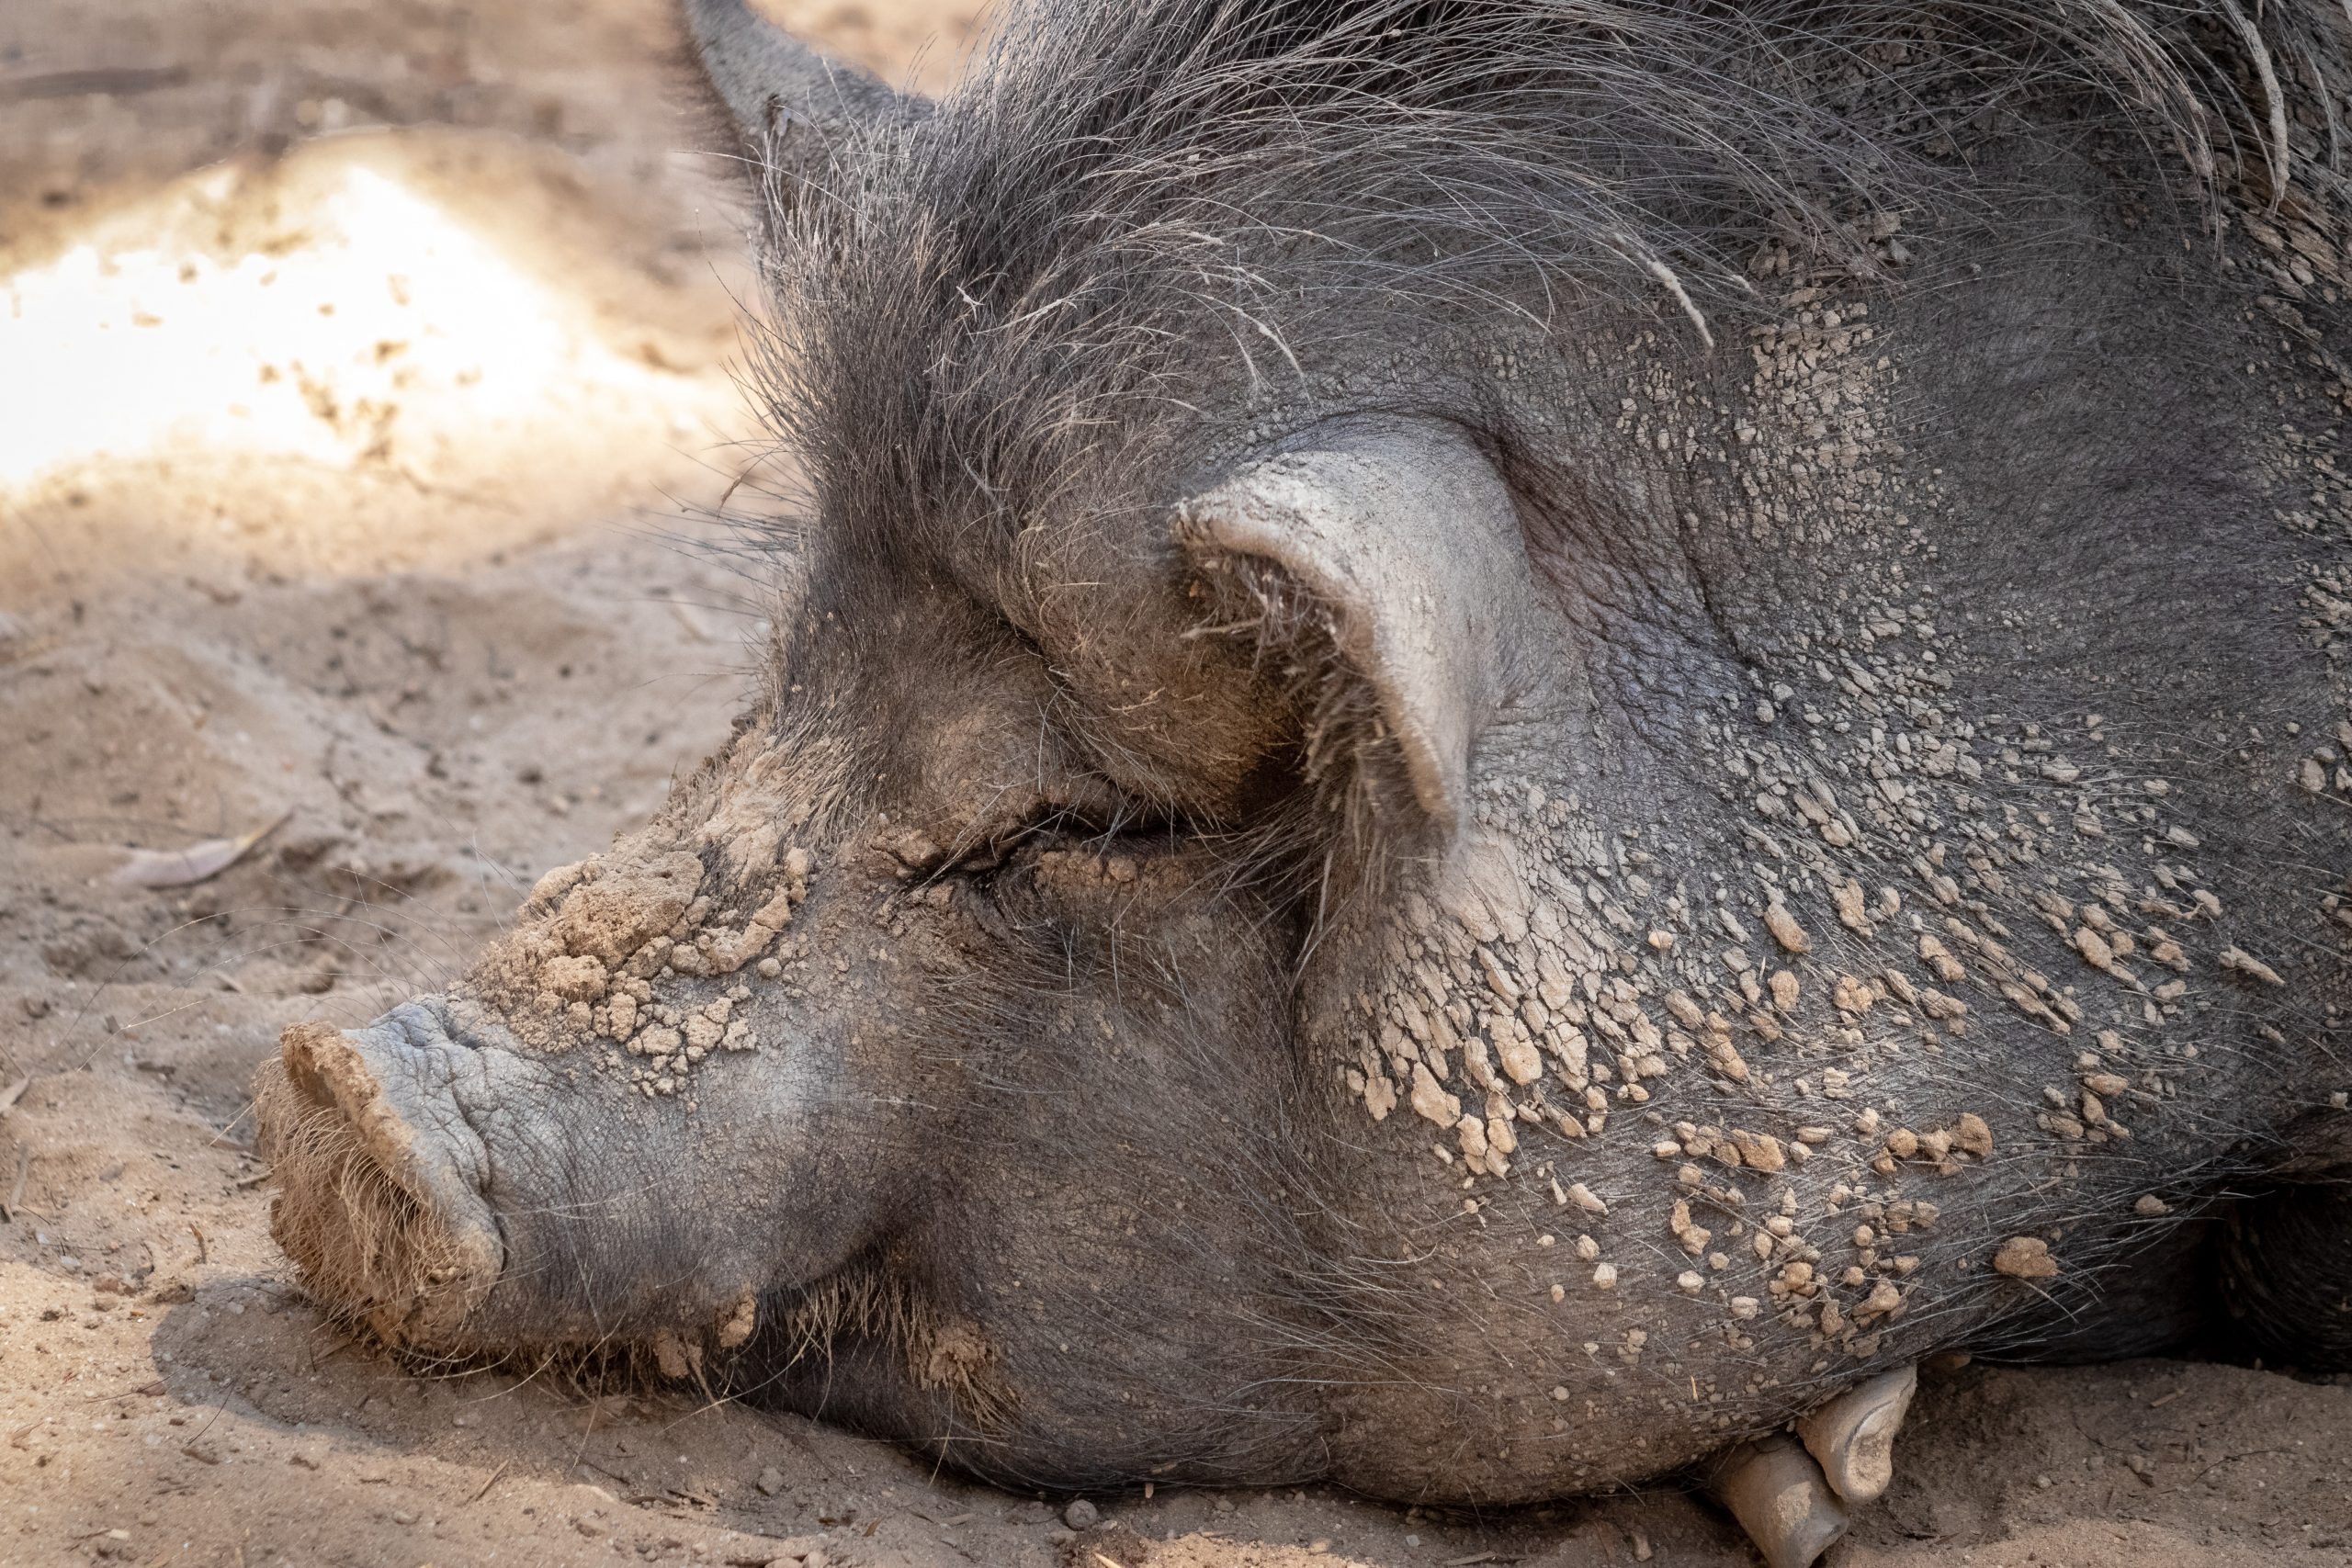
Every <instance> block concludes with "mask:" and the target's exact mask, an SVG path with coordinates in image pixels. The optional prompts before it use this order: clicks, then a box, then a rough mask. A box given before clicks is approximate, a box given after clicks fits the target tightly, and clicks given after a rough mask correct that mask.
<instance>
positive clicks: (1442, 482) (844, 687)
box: [260, 0, 2352, 1568]
mask: <svg viewBox="0 0 2352 1568" xmlns="http://www.w3.org/2000/svg"><path fill="white" fill-rule="evenodd" d="M682 18H683V27H684V33H685V35H686V36H687V37H688V38H689V39H691V41H692V44H693V47H694V50H695V55H696V57H697V58H698V60H699V62H700V64H701V69H702V72H703V74H704V77H705V78H706V80H707V88H708V91H707V97H708V100H709V102H710V103H711V105H712V106H714V107H715V110H716V112H717V113H718V116H719V117H721V118H722V119H723V122H724V124H725V126H726V128H727V132H726V133H727V135H728V136H729V138H730V139H731V140H730V141H729V143H728V145H729V147H731V148H732V149H733V151H734V154H735V160H734V164H735V166H736V167H738V168H740V169H741V171H742V172H743V174H744V176H745V184H744V189H745V191H746V193H747V196H746V199H747V208H748V209H749V211H750V214H751V221H750V222H749V224H748V225H747V227H748V228H749V229H750V231H751V233H752V244H753V249H754V254H755V256H756V259H757V263H758V266H759V272H760V276H761V278H762V280H763V303H762V308H761V313H760V315H759V317H758V318H757V321H756V322H755V323H753V325H752V328H751V332H752V336H751V339H750V341H751V344H752V364H753V368H754V370H755V377H754V384H755V386H756V389H757V393H758V398H759V401H760V403H761V405H762V412H763V415H764V417H765V419H766V421H767V423H768V425H769V428H770V429H771V430H772V432H773V434H774V436H775V442H776V443H777V446H778V448H779V449H780V451H781V452H782V454H783V455H784V456H785V457H787V458H788V459H789V463H790V465H791V466H792V468H793V470H794V471H795V472H797V474H798V475H799V476H800V479H801V482H802V484H803V485H804V487H805V490H804V492H803V493H802V494H801V495H800V496H799V497H798V498H797V502H796V504H795V505H794V506H792V507H790V508H785V507H783V506H781V505H779V507H778V508H777V513H778V514H776V515H763V516H759V517H755V518H752V519H750V520H749V522H748V526H750V527H751V528H752V530H753V531H754V535H755V536H756V537H757V538H759V539H760V540H761V541H763V544H764V545H765V546H766V547H768V548H769V549H770V550H771V551H772V554H773V557H774V559H775V583H776V585H777V586H776V589H775V592H776V594H777V611H776V615H775V622H774V632H773V637H772V639H771V640H770V641H769V642H768V643H767V644H766V645H765V646H763V648H762V649H760V653H759V664H760V669H761V671H762V678H761V683H760V687H759V690H758V692H757V694H756V696H755V697H754V698H753V699H752V701H751V703H750V705H749V706H748V708H747V710H746V711H745V712H744V713H743V714H742V716H741V719H740V721H739V722H738V724H737V726H736V728H735V730H734V734H733V738H732V739H731V740H730V742H729V744H728V745H727V746H726V747H725V748H724V749H723V750H721V751H720V752H719V753H718V755H716V756H714V757H713V758H711V759H710V760H709V761H708V762H707V764H706V765H704V766H703V767H702V768H701V769H700V770H699V771H698V772H696V773H693V774H692V775H691V776H690V777H687V778H685V779H684V780H683V781H682V782H681V783H680V784H678V785H677V787H676V789H675V790H674V792H673V795H672V796H671V798H670V799H669V801H668V804H667V805H666V807H664V808H663V809H662V811H661V813H660V815H659V816H658V817H657V818H655V819H654V820H653V821H652V822H651V823H650V825H648V826H646V827H645V828H643V829H641V830H638V831H634V832H631V833H628V834H627V835H626V836H624V837H623V838H621V839H620V840H618V841H617V842H616V844H615V845H614V847H613V848H612V850H611V851H610V852H608V853H605V854H603V855H600V856H598V857H596V858H594V859H593V860H589V861H586V862H583V863H580V864H577V865H571V866H566V867H562V868H560V869H558V870H556V871H552V872H550V873H548V874H547V876H546V877H544V878H543V879H542V880H541V881H540V882H539V883H538V885H537V886H536V887H535V888H534V889H533V890H532V892H531V894H530V896H529V898H528V900H527V902H526V904H525V905H524V906H523V908H522V909H521V911H520V914H519V915H518V917H517V919H516V920H515V924H514V926H513V928H512V929H511V931H508V932H507V933H506V934H504V935H503V936H502V937H501V938H500V939H499V940H497V941H495V942H492V944H491V945H490V946H489V947H488V949H487V950H486V951H485V952H484V953H481V956H480V958H479V959H478V961H476V962H475V964H473V966H472V967H471V968H470V970H469V972H468V973H467V974H466V975H465V976H464V977H463V978H462V979H461V980H459V981H458V983H456V984H455V985H453V986H452V987H450V988H449V989H448V990H447V993H446V994H445V995H442V996H438V997H433V998H424V999H421V1000H418V1001H415V1002H413V1003H410V1004H408V1005H406V1006H403V1007H400V1008H398V1009H396V1010H393V1011H392V1012H390V1013H389V1014H387V1015H386V1016H385V1017H383V1018H382V1019H380V1020H379V1021H377V1022H375V1023H373V1024H371V1025H369V1026H368V1027H367V1028H364V1029H358V1030H353V1031H348V1032H344V1031H337V1030H333V1029H329V1028H325V1027H323V1026H319V1025H303V1026H300V1027H297V1028H295V1029H292V1030H290V1031H288V1032H287V1034H286V1035H285V1037H284V1039H283V1040H282V1042H281V1045H280V1051H279V1054H278V1056H277V1060H276V1061H274V1062H273V1063H272V1064H271V1065H270V1066H268V1067H267V1068H266V1070H265V1073H264V1076H263V1079H262V1082H261V1085H260V1112H261V1130H262V1131H261V1135H262V1138H263V1140H264V1143H265V1145H266V1147H267V1149H268V1151H269V1154H270V1156H271V1158H272V1160H273V1162H274V1169H275V1172H276V1176H277V1187H278V1190H277V1196H276V1198H275V1201H274V1210H273V1222H272V1223H273V1227H274V1232H275V1235H277V1239H278V1241H279V1242H280V1244H281V1245H282V1246H283V1247H284V1249H285V1251H286V1253H287V1254H288V1257H289V1258H290V1259H291V1260H292V1263H293V1265H294V1267H295V1269H296V1270H297V1271H298V1273H299V1275H300V1278H301V1279H302V1280H304V1281H305V1282H306V1284H307V1286H308V1288H309V1290H310V1291H311V1292H312V1294H313V1295H314V1296H315V1297H316V1298H317V1299H318V1300H319V1301H320V1302H321V1303H323V1304H324V1305H325V1306H327V1307H328V1308H329V1309H331V1310H333V1311H334V1312H336V1313H338V1314H343V1315H345V1316H346V1317H347V1318H349V1319H350V1320H352V1321H355V1322H356V1323H359V1324H363V1325H366V1326H367V1328H368V1329H369V1330H371V1331H372V1332H373V1333H374V1334H375V1335H376V1336H378V1337H380V1339H381V1340H383V1341H384V1342H385V1343H386V1344H388V1345H390V1346H392V1347H395V1348H399V1349H400V1350H401V1351H403V1352H407V1353H411V1354H416V1355H424V1356H435V1357H439V1356H526V1357H528V1356H548V1355H559V1354H571V1353H580V1354H590V1353H606V1354H622V1355H626V1356H628V1357H630V1358H634V1359H635V1360H636V1362H637V1363H638V1364H641V1365H642V1366H643V1367H645V1369H646V1370H647V1371H648V1373H649V1375H654V1376H664V1377H670V1378H680V1379H690V1380H695V1381H698V1382H700V1383H701V1384H702V1385H703V1386H706V1387H709V1388H715V1389H729V1390H734V1391H739V1392H741V1393H744V1394H745V1395H746V1396H747V1397H756V1398H758V1399H761V1400H764V1401H767V1402H770V1403H772V1404H775V1405H776V1406H779V1407H783V1408H788V1409H792V1410H797V1411H802V1412H806V1413H809V1414H811V1415H814V1416H820V1417H823V1418H825V1419H828V1420H831V1421H837V1422H840V1423H843V1424H845V1425H847V1426H849V1427H854V1428H857V1429H859V1430H862V1431H865V1432H869V1433H875V1434H880V1435H884V1436H887V1437H889V1438H896V1439H899V1440H901V1441H904V1442H906V1443H908V1444H910V1445H913V1446H915V1447H916V1448H918V1449H920V1450H922V1451H923V1452H925V1453H926V1454H928V1455H930V1456H933V1458H935V1459H936V1460H937V1461H941V1462H944V1463H946V1464H950V1465H954V1466H956V1467H959V1468H961V1469H962V1470H964V1471H967V1472H970V1473H972V1474H974V1475H976V1476H978V1477H982V1478H985V1479H989V1480H992V1481H997V1482H1001V1483H1008V1484H1013V1485H1018V1486H1021V1487H1024V1488H1037V1487H1054V1488H1063V1489H1069V1490H1076V1491H1088V1490H1095V1489H1115V1488H1119V1487H1123V1486H1126V1485H1129V1484H1134V1483H1140V1482H1142V1481H1144V1480H1146V1479H1147V1478H1150V1479H1156V1480H1158V1481H1159V1483H1162V1484H1169V1483H1182V1484H1195V1485H1203V1486H1224V1485H1239V1484H1250V1485H1263V1484H1271V1483H1297V1482H1304V1481H1307V1480H1311V1479H1328V1480H1329V1481H1332V1482H1335V1483H1341V1484H1344V1485H1346V1486H1349V1487H1351V1488H1355V1489H1357V1490H1360V1491H1362V1492H1365V1493H1369V1494H1373V1495H1379V1496H1385V1497H1391V1498H1397V1499H1400V1500H1408V1501H1413V1502H1419V1503H1480V1504H1502V1503H1512V1502H1521V1501H1528V1500H1533V1499H1543V1498H1553V1497H1559V1496H1564V1495H1575V1494H1578V1493H1583V1492H1589V1491H1593V1490H1596V1489H1600V1488H1607V1487H1616V1486H1622V1485H1624V1484H1627V1483H1638V1482H1642V1481H1645V1480H1647V1479H1650V1478H1653V1477H1657V1476H1661V1475H1665V1474H1668V1473H1670V1472H1683V1471H1688V1472H1695V1473H1697V1474H1699V1475H1701V1476H1702V1477H1708V1478H1712V1482H1711V1483H1712V1484H1713V1486H1714V1487H1715V1488H1716V1491H1717V1494H1718V1495H1720V1496H1721V1497H1722V1498H1723V1499H1724V1501H1725V1503H1726V1504H1727V1506H1730V1507H1731V1508H1732V1509H1733V1511H1734V1512H1735V1513H1736V1514H1737V1515H1738V1516H1739V1517H1740V1519H1741V1521H1742V1522H1743V1523H1744V1524H1745V1525H1746V1526H1747V1528H1748V1529H1749V1530H1750V1532H1751V1533H1752V1534H1753V1535H1754V1536H1755V1538H1756V1540H1757V1541H1758V1545H1759V1547H1760V1548H1761V1550H1762V1551H1764V1553H1765V1555H1766V1558H1767V1560H1768V1561H1769V1562H1771V1563H1773V1564H1774V1565H1775V1568H1786V1565H1788V1564H1802V1563H1804V1562H1810V1561H1811V1560H1812V1559H1813V1557H1814V1556H1815V1555H1817V1553H1818V1552H1819V1551H1820V1550H1821V1549H1822V1548H1823V1547H1824V1546H1826V1544H1827V1542H1828V1541H1829V1540H1833V1539H1834V1538H1835V1537H1836V1535H1837V1533H1838V1531H1839V1530H1840V1529H1843V1528H1844V1526H1845V1523H1846V1521H1847V1520H1848V1519H1849V1517H1851V1513H1852V1510H1853V1509H1855V1508H1857V1507H1860V1506H1863V1505H1865V1504H1867V1503H1868V1502H1869V1501H1870V1500H1871V1498H1872V1497H1874V1496H1875V1495H1877V1494H1878V1492H1879V1491H1880V1490H1881V1489H1883V1487H1884V1486H1885V1485H1886V1484H1887V1483H1888V1480H1889V1477H1890V1473H1891V1460H1890V1453H1891V1444H1892V1442H1893V1438H1894V1433H1895V1431H1896V1429H1897V1428H1898V1427H1899V1426H1900V1423H1901V1421H1902V1419H1903V1416H1904V1412H1905V1408H1906V1407H1907V1404H1908V1403H1909V1400H1910V1395H1911V1391H1912V1389H1913V1387H1914V1386H1915V1382H1916V1376H1915V1369H1916V1368H1917V1366H1918V1365H1919V1363H1920V1362H1921V1361H1922V1360H1923V1359H1928V1358H1931V1357H1935V1356H1939V1355H1953V1354H1962V1355H1965V1354H1993V1355H1998V1356H2001V1357H2005V1358H2008V1359H2027V1360H2032V1359H2044V1360H2066V1359H2088V1358H2099V1357H2118V1356H2125V1355H2131V1354H2140V1353H2146V1352H2151V1351H2156V1350H2162V1349H2170V1348H2195V1347H2205V1348H2214V1347H2219V1348H2223V1349H2225V1350H2228V1351H2231V1352H2233V1353H2240V1354H2261V1355H2265V1356H2269V1357H2273V1358H2280V1359H2288V1360H2291V1361H2293V1362H2295V1363H2297V1364H2300V1365H2302V1366H2305V1367H2311V1368H2315V1369H2318V1368H2335V1369H2342V1368H2345V1367H2347V1366H2352V1308H2347V1306H2346V1301H2347V1299H2352V1200H2347V1198H2346V1189H2345V1187H2344V1186H2343V1185H2342V1181H2343V1179H2344V1178H2345V1177H2346V1175H2347V1174H2352V1115H2347V1112H2346V1091H2347V1089H2352V1065H2347V1062H2346V1044H2347V1036H2346V1016H2345V1014H2346V1007H2347V1005H2352V985H2348V984H2347V981H2348V980H2352V974H2348V973H2347V962H2346V960H2347V942H2352V904H2347V898H2352V884H2347V880H2346V873H2347V871H2352V707H2348V706H2347V698H2348V697H2352V478H2347V473H2346V467H2345V463H2344V453H2345V448H2344V445H2343V441H2344V426H2345V420H2346V409H2347V401H2348V400H2352V373H2347V370H2346V355H2347V354H2348V353H2352V312H2347V310H2346V304H2345V296H2346V290H2347V288H2352V274H2348V273H2347V267H2346V249H2345V243H2346V235H2347V233H2352V227H2347V209H2346V197H2347V189H2348V188H2352V187H2347V186H2346V180H2345V176H2344V174H2343V172H2342V164H2341V163H2340V160H2339V158H2338V152H2337V149H2338V146H2339V144H2340V141H2341V138H2342V132H2343V123H2342V119H2343V114H2344V89H2345V86H2346V61H2347V60H2352V31H2348V30H2347V29H2352V23H2347V20H2346V14H2345V13H2344V11H2343V10H2342V8H2341V7H2339V6H2335V5H2334V4H2322V3H2320V0H2271V4H2269V5H2268V6H2264V7H2254V8H2251V10H2249V8H2245V7H2242V6H2238V5H2234V4H2231V3H2230V0H2214V3H2211V4H2193V5H2189V6H2169V5H2157V4H2154V3H2153V0H2147V3H2143V0H2098V3H2093V0H2052V3H2050V4H2048V5H2045V6H2040V7H2035V8H2019V7H2015V6H1993V5H1987V4H1978V3H1974V0H1952V3H1950V4H1929V5H1916V4H1907V5H1901V6H1867V5H1863V6H1838V7H1811V6H1783V5H1778V4H1770V3H1765V0H1755V3H1744V4H1726V5H1722V6H1704V7H1702V6H1679V5H1665V4H1658V5H1649V4H1631V5H1622V6H1589V5H1586V4H1583V3H1581V0H1573V3H1572V0H1512V3H1505V0H1495V3H1491V4H1479V5H1455V4H1442V3H1434V0H1411V3H1408V0H1365V3H1361V4H1347V5H1340V4H1333V3H1328V0H1266V3H1264V4H1258V5H1250V6H1228V5H1224V4H1210V3H1205V0H1025V3H1023V4H1021V5H1018V6H1016V7H1015V8H1014V9H1013V10H1012V13H1011V14H1010V15H1009V16H1007V17H1004V18H1002V19H1001V21H1000V22H999V24H998V26H997V29H996V31H995V33H994V35H993V38H994V41H993V43H992V44H991V45H990V47H989V49H988V51H986V52H985V53H984V54H983V55H982V56H981V57H980V58H978V59H977V60H976V61H975V62H973V63H972V64H971V66H970V68H969V69H968V71H967V73H966V75H965V78H964V80H963V82H962V84H961V85H959V86H958V87H957V88H956V90H955V91H954V92H953V93H952V94H951V95H949V96H946V97H945V98H944V99H943V100H941V101H939V102H937V103H933V102H928V101H924V100H922V99H918V98H915V97H912V96H906V95H901V94H899V93H896V92H893V91H891V90H889V89H888V87H886V86H885V85H882V84H880V83H877V82H876V81H874V80H872V79H870V78H867V77H865V76H863V75H861V74H859V73H855V72H853V71H851V70H849V69H847V68H845V67H843V66H841V65H838V64H835V63H832V62H827V61H824V60H822V59H820V58H819V57H818V56H816V55H814V54H812V53H810V52H809V51H807V50H805V49H804V48H802V47H801V46H800V45H798V44H797V43H796V42H795V41H794V40H792V39H790V38H788V37H787V36H786V35H785V34H783V33H782V32H780V31H777V30H776V29H775V28H772V27H771V26H770V25H769V24H768V23H766V22H765V21H763V20H762V19H760V18H759V17H756V16H755V15H754V14H752V12H750V11H749V10H747V9H745V8H744V6H742V5H741V4H740V3H739V0H685V3H684V6H683V10H682ZM787 513H788V514H787ZM2331 1183H2333V1185H2331Z"/></svg>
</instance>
